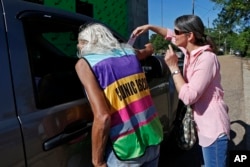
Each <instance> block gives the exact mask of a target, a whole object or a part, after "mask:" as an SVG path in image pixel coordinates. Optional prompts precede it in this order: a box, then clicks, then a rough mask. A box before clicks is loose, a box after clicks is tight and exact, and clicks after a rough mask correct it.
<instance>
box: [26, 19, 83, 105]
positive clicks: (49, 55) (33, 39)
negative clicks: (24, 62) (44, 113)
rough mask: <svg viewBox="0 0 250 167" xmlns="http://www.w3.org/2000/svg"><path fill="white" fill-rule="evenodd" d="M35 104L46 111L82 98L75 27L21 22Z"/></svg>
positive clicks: (52, 22) (56, 22)
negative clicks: (76, 70) (76, 69)
mask: <svg viewBox="0 0 250 167" xmlns="http://www.w3.org/2000/svg"><path fill="white" fill-rule="evenodd" d="M23 23H24V29H25V37H26V42H27V48H28V54H29V58H30V67H31V71H32V76H33V83H34V90H35V94H36V104H37V107H38V108H46V107H50V106H53V105H57V104H62V103H66V102H70V101H73V100H76V99H80V98H82V97H83V96H84V94H83V89H82V86H81V83H80V81H79V79H78V77H77V74H76V72H75V64H76V62H77V60H78V58H77V56H76V44H77V35H78V29H79V25H78V24H72V23H70V22H66V21H63V20H60V19H52V18H50V17H48V18H46V17H43V18H39V19H38V18H33V19H32V18H29V19H24V20H23Z"/></svg>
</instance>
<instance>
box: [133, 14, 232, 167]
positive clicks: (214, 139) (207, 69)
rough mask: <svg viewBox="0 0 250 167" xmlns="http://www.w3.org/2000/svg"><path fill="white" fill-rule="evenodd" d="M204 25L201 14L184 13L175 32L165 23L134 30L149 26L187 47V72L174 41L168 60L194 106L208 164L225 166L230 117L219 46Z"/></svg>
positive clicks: (180, 89) (182, 91) (207, 166)
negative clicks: (180, 60)
mask: <svg viewBox="0 0 250 167" xmlns="http://www.w3.org/2000/svg"><path fill="white" fill-rule="evenodd" d="M204 29H205V28H204V24H203V23H202V21H201V19H200V18H199V17H198V16H195V15H183V16H180V17H178V18H177V19H176V20H175V28H174V32H173V31H172V30H170V29H166V28H163V27H157V26H153V25H143V26H140V27H137V28H136V29H135V30H134V31H133V34H134V35H135V36H138V35H140V34H142V33H144V32H146V31H148V30H151V31H154V32H156V33H157V34H160V35H162V36H163V37H165V39H168V40H172V42H174V43H175V44H176V45H177V46H178V47H179V48H180V49H181V50H182V51H183V53H184V54H185V59H184V68H183V75H182V74H181V71H180V69H179V67H178V57H177V55H176V54H175V52H174V51H173V48H172V47H171V46H170V45H169V49H168V50H166V54H165V62H166V64H167V65H168V67H169V69H170V71H171V73H172V76H173V80H174V83H175V87H176V89H177V92H178V93H179V99H180V100H182V101H183V102H184V103H185V104H186V105H191V106H192V108H193V111H194V120H195V122H196V124H197V133H198V138H199V145H200V146H201V147H202V152H203V158H204V163H205V167H214V166H216V167H225V166H226V165H227V151H228V141H229V132H230V119H229V115H228V107H227V105H226V104H225V103H224V100H223V95H224V91H223V88H222V86H221V75H220V64H219V62H218V59H217V57H216V54H215V52H216V47H215V46H214V44H213V42H212V40H211V38H210V37H208V36H207V35H205V33H204Z"/></svg>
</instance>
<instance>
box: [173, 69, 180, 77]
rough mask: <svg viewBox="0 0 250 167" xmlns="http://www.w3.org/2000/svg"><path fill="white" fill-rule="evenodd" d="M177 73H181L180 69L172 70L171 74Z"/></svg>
mask: <svg viewBox="0 0 250 167" xmlns="http://www.w3.org/2000/svg"><path fill="white" fill-rule="evenodd" d="M179 73H181V71H180V70H175V71H174V72H172V76H174V75H175V74H179Z"/></svg>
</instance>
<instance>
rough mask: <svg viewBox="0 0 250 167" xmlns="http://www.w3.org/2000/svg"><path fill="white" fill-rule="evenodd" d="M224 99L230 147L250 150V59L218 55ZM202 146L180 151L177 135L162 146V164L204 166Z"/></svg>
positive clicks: (188, 166)
mask: <svg viewBox="0 0 250 167" xmlns="http://www.w3.org/2000/svg"><path fill="white" fill-rule="evenodd" d="M218 59H219V61H220V64H221V75H222V86H223V88H224V91H225V97H224V99H225V102H226V103H227V104H228V106H229V110H230V111H229V115H230V119H231V129H232V130H231V138H232V140H231V141H230V150H249V151H250V111H249V109H250V104H248V103H247V102H249V101H250V86H249V85H250V59H245V58H240V57H235V56H231V55H227V56H219V57H218ZM202 164H203V160H202V153H201V149H200V147H199V146H198V145H196V146H195V147H194V148H193V149H191V150H189V151H183V150H180V149H179V148H178V147H177V146H176V143H175V140H174V138H170V139H169V142H168V144H167V145H163V146H162V148H161V156H160V162H159V167H201V165H202Z"/></svg>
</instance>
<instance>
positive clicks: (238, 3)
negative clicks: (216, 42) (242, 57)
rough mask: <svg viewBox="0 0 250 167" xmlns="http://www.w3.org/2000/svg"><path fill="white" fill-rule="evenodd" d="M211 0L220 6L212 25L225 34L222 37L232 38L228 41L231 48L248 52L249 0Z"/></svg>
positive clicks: (249, 35)
mask: <svg viewBox="0 0 250 167" xmlns="http://www.w3.org/2000/svg"><path fill="white" fill-rule="evenodd" d="M211 1H212V2H215V3H216V4H217V5H220V7H221V12H220V13H219V14H218V18H217V19H215V21H214V22H213V24H214V27H215V28H216V29H217V30H220V32H222V33H223V34H225V36H223V37H224V38H226V39H231V40H232V41H230V43H231V46H232V47H233V48H235V49H240V50H242V51H243V52H244V53H246V54H247V52H248V53H249V52H250V51H249V48H250V47H249V43H250V0H211ZM235 33H236V34H235ZM235 41H237V42H235ZM249 54H250V53H249Z"/></svg>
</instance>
